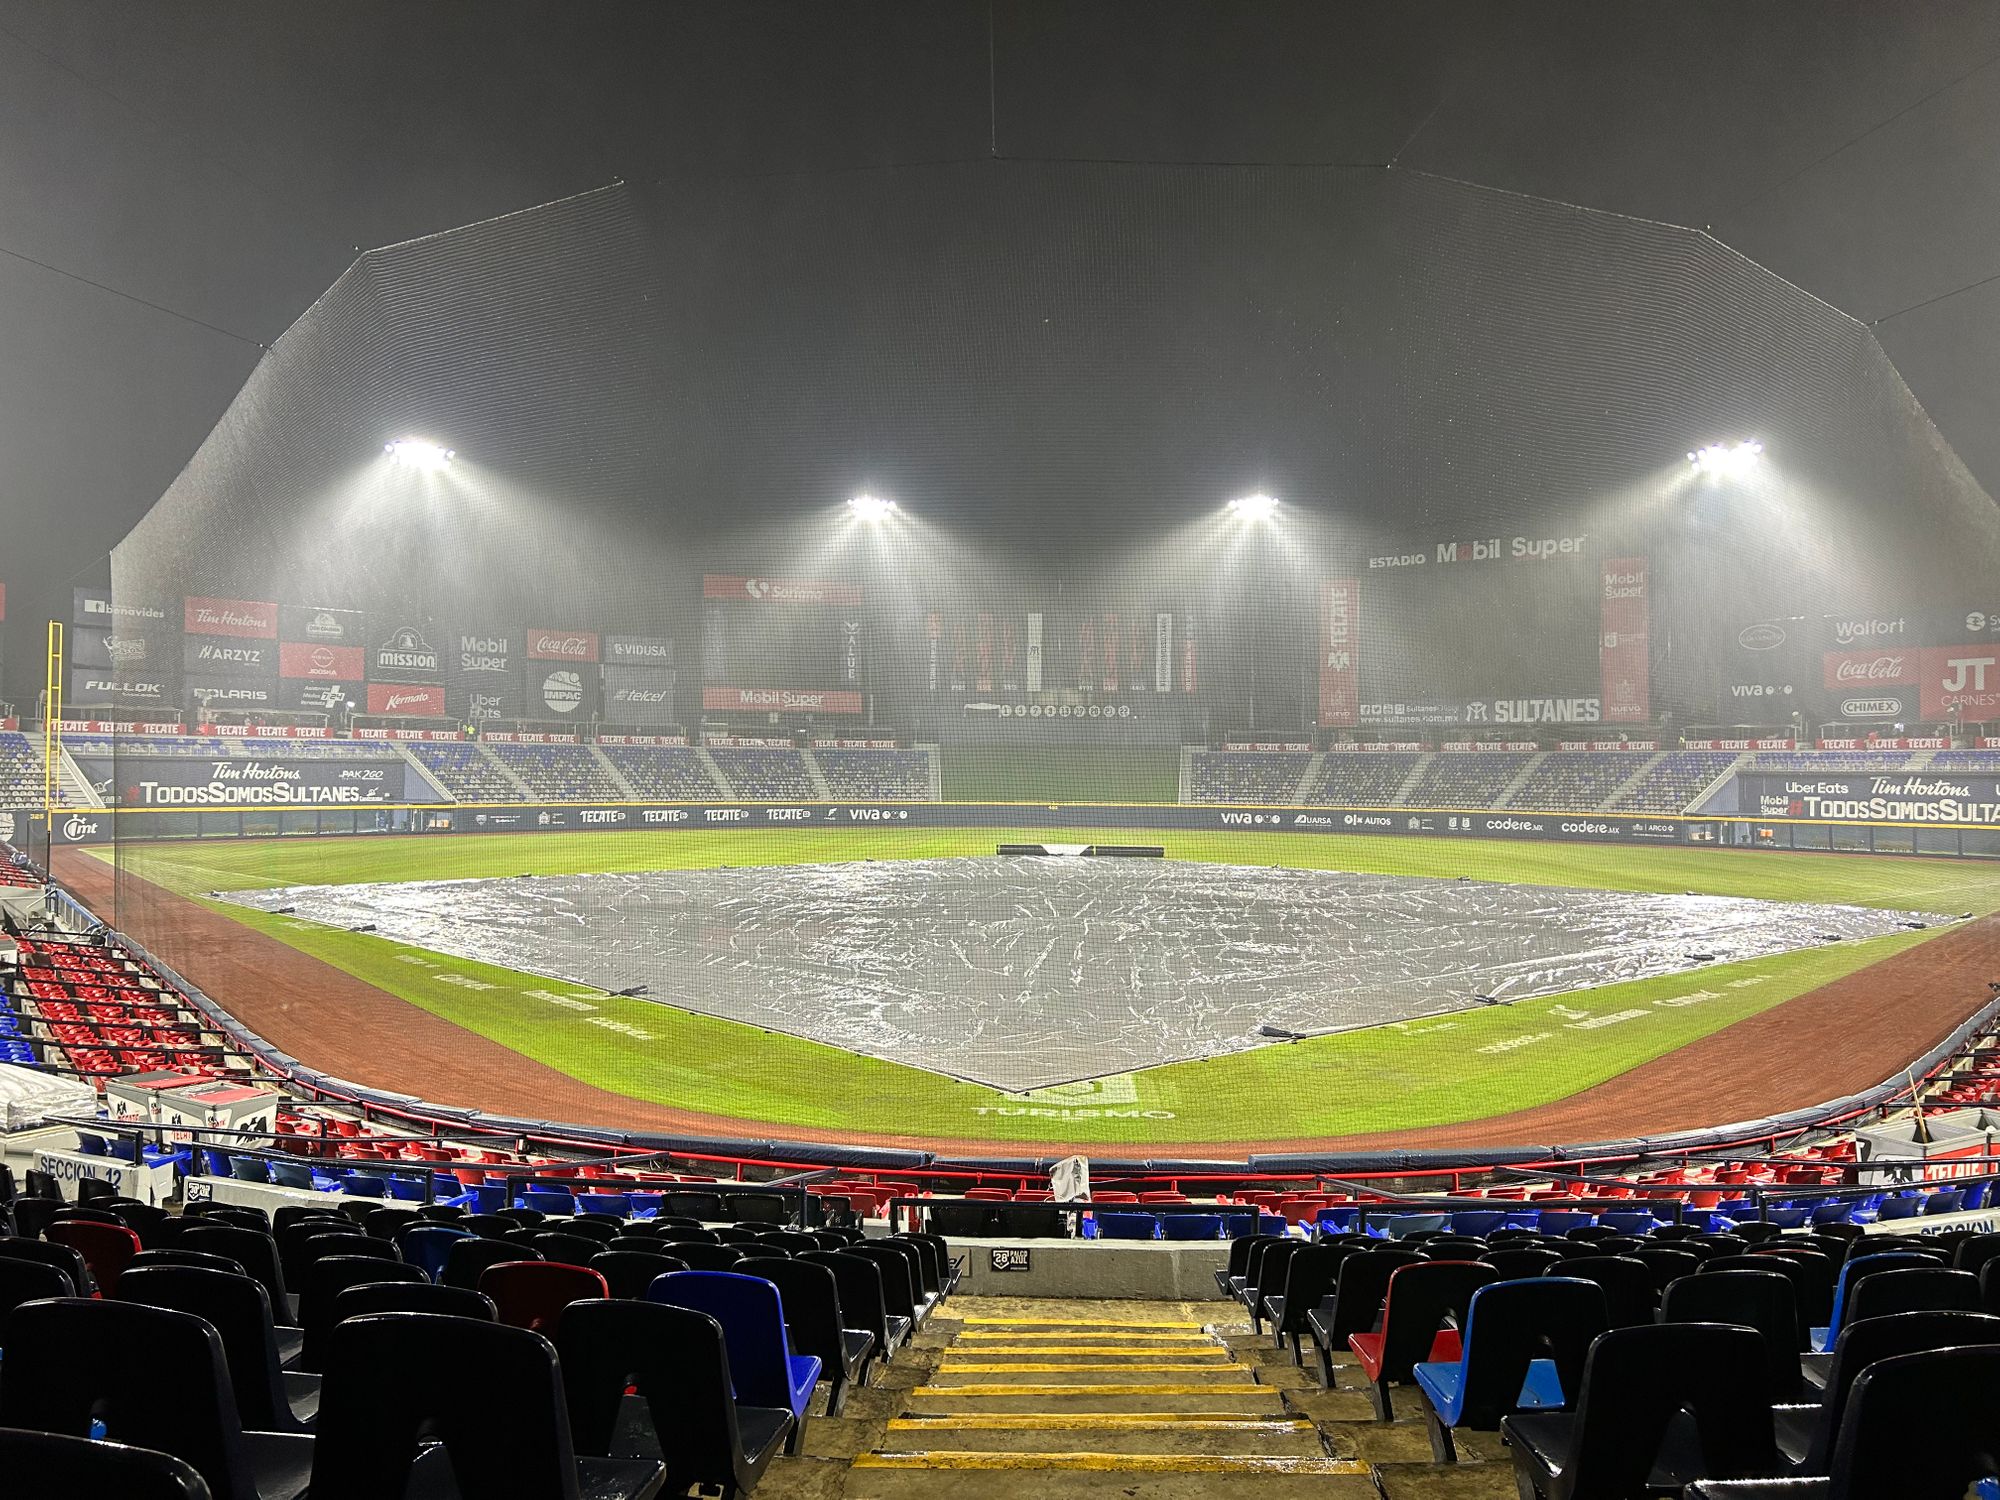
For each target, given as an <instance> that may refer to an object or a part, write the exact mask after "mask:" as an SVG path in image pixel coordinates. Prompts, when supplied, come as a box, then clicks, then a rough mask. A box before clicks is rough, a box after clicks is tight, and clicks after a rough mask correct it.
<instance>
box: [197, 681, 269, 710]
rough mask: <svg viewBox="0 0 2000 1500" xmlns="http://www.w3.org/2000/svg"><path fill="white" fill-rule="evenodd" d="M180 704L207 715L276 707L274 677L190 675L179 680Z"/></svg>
mask: <svg viewBox="0 0 2000 1500" xmlns="http://www.w3.org/2000/svg"><path fill="white" fill-rule="evenodd" d="M181 701H182V703H183V704H184V705H186V706H188V707H190V708H192V707H197V706H198V707H200V708H202V709H204V710H206V711H208V712H211V713H212V712H214V711H216V710H218V709H220V710H225V711H227V710H242V709H250V708H276V707H277V706H278V679H277V678H275V677H219V676H214V675H211V674H208V673H195V672H190V673H189V674H188V675H187V676H186V677H185V678H183V679H182V681H181Z"/></svg>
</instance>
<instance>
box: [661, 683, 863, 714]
mask: <svg viewBox="0 0 2000 1500" xmlns="http://www.w3.org/2000/svg"><path fill="white" fill-rule="evenodd" d="M701 706H702V707H703V708H704V709H706V710H708V711H709V712H711V713H784V714H858V713H860V712H861V695H860V694H859V693H846V692H829V691H821V690H813V689H803V688H762V687H705V688H703V689H702V690H701Z"/></svg>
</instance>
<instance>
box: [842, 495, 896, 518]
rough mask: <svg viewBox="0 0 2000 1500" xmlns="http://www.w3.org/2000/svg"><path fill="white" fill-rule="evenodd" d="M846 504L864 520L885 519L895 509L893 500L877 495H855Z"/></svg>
mask: <svg viewBox="0 0 2000 1500" xmlns="http://www.w3.org/2000/svg"><path fill="white" fill-rule="evenodd" d="M847 504H848V508H849V509H851V510H852V511H853V512H854V513H855V514H856V515H857V516H859V517H861V519H862V520H864V521H881V520H885V519H887V517H888V516H889V515H890V513H891V512H893V511H894V510H895V509H896V502H895V501H893V500H884V499H883V498H882V497H881V496H879V495H856V496H855V497H854V498H853V499H852V500H850V501H848V502H847Z"/></svg>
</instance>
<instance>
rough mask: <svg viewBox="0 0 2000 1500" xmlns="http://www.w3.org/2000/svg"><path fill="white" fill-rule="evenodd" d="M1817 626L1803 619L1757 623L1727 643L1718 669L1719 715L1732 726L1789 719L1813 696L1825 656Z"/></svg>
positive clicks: (1739, 630)
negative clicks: (1820, 657) (1817, 667)
mask: <svg viewBox="0 0 2000 1500" xmlns="http://www.w3.org/2000/svg"><path fill="white" fill-rule="evenodd" d="M1816 630H1817V622H1816V621H1813V620H1808V619H1805V618H1803V617H1796V616H1795V617H1792V618H1789V619H1767V620H1753V621H1751V622H1750V623H1749V624H1747V625H1740V626H1738V627H1736V629H1735V630H1733V631H1732V632H1731V633H1730V635H1729V636H1728V638H1727V639H1726V640H1725V641H1724V642H1723V644H1722V648H1721V650H1720V652H1719V653H1718V662H1717V665H1718V667H1719V669H1720V672H1721V682H1720V685H1719V687H1718V689H1717V693H1716V699H1717V707H1718V711H1719V713H1720V715H1721V717H1722V719H1723V720H1724V721H1725V722H1727V723H1732V724H1740V723H1743V722H1745V721H1757V720H1762V719H1768V718H1770V717H1772V716H1773V715H1776V716H1778V717H1779V718H1781V719H1782V718H1787V717H1789V716H1790V715H1791V713H1792V711H1793V709H1794V708H1795V707H1797V706H1799V705H1800V704H1801V703H1802V702H1803V701H1804V698H1805V697H1806V696H1807V695H1809V693H1810V690H1811V688H1812V679H1813V675H1814V667H1813V663H1814V660H1815V658H1816V657H1817V656H1818V655H1819V653H1820V647H1819V644H1818V641H1817V638H1816V634H1815V632H1816Z"/></svg>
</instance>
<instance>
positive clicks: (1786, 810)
mask: <svg viewBox="0 0 2000 1500" xmlns="http://www.w3.org/2000/svg"><path fill="white" fill-rule="evenodd" d="M1743 784H1744V789H1745V796H1744V801H1743V809H1744V811H1745V812H1747V813H1752V814H1754V815H1755V816H1757V817H1761V818H1808V819H1813V820H1824V821H1828V822H1837V823H1932V824H1971V825H1979V826H1993V825H2000V777H1994V776H1992V775H1981V776H1967V775H1962V774H1960V773H1958V772H1956V771H1885V772H1880V773H1876V772H1866V771H1860V772H1851V773H1838V772H1834V773H1826V772H1814V771H1801V772H1796V773H1790V774H1764V775H1753V776H1746V777H1744V778H1743Z"/></svg>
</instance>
